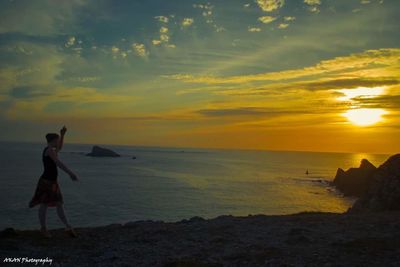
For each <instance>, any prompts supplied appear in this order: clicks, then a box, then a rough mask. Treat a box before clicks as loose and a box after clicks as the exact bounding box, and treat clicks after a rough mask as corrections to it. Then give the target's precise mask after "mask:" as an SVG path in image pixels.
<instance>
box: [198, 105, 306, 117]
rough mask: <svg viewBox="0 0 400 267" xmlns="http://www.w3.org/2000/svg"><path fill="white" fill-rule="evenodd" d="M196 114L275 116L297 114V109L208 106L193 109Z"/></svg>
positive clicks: (214, 115)
mask: <svg viewBox="0 0 400 267" xmlns="http://www.w3.org/2000/svg"><path fill="white" fill-rule="evenodd" d="M195 112H196V113H198V114H201V115H203V116H207V117H225V116H235V117H237V116H251V117H254V116H265V115H270V116H277V115H286V114H294V113H296V114H298V111H294V110H279V109H273V108H265V107H235V108H210V109H200V110H197V111H195Z"/></svg>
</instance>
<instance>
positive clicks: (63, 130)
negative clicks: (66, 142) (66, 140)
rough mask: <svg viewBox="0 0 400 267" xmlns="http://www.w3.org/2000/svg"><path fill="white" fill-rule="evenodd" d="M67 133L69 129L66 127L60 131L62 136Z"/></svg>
mask: <svg viewBox="0 0 400 267" xmlns="http://www.w3.org/2000/svg"><path fill="white" fill-rule="evenodd" d="M66 132H67V127H65V125H64V126H63V127H62V129H61V130H60V134H61V135H65V133H66Z"/></svg>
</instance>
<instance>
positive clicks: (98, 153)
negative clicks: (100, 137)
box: [86, 146, 121, 158]
mask: <svg viewBox="0 0 400 267" xmlns="http://www.w3.org/2000/svg"><path fill="white" fill-rule="evenodd" d="M86 156H89V157H113V158H116V157H121V155H119V154H118V153H116V152H114V151H112V150H111V149H107V148H103V147H99V146H93V148H92V152H90V153H88V154H86Z"/></svg>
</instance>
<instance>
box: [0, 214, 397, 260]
mask: <svg viewBox="0 0 400 267" xmlns="http://www.w3.org/2000/svg"><path fill="white" fill-rule="evenodd" d="M399 221H400V212H396V211H391V212H381V213H369V214H349V213H344V214H336V213H315V212H310V213H307V212H305V213H299V214H293V215H279V216H272V215H271V216H266V215H255V216H251V215H249V216H247V217H234V216H220V217H217V218H215V219H210V220H204V219H202V218H199V217H195V218H192V219H190V220H183V221H180V222H175V223H165V222H161V221H137V222H129V223H126V224H113V225H108V226H103V227H88V228H76V230H77V232H78V233H79V237H78V238H70V237H68V236H67V235H65V233H64V231H63V229H56V230H51V233H52V235H53V237H52V238H51V239H44V238H42V237H41V236H40V233H39V232H38V231H33V230H32V231H31V230H29V231H28V230H25V231H18V230H16V231H8V232H7V233H5V232H3V234H2V237H1V238H0V241H1V242H0V257H1V261H2V266H20V265H17V264H15V265H14V264H12V263H4V262H3V261H4V259H5V258H18V257H28V258H34V259H46V257H47V258H49V259H52V264H51V266H155V267H156V266H160V267H172V266H175V267H178V266H180V267H182V266H193V267H200V266H203V267H206V266H208V267H210V266H238V267H239V266H240V267H245V266H400V224H399V223H398V222H399ZM32 265H34V264H32ZM40 265H41V264H40ZM23 266H29V265H27V264H24V265H23ZM42 266H46V264H43V265H42ZM47 266H50V265H49V264H47Z"/></svg>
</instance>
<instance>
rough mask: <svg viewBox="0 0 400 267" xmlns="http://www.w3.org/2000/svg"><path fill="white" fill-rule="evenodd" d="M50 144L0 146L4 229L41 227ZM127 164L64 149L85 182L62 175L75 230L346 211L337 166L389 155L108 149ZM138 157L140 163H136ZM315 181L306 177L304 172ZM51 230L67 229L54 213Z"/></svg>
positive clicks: (74, 147)
mask: <svg viewBox="0 0 400 267" xmlns="http://www.w3.org/2000/svg"><path fill="white" fill-rule="evenodd" d="M44 146H45V144H34V143H4V142H3V143H0V151H1V153H0V173H1V179H0V196H1V201H0V227H1V228H4V227H9V226H12V227H16V228H25V229H33V228H38V227H39V222H38V219H37V208H33V209H29V208H28V202H29V201H30V199H31V197H32V195H33V193H34V189H35V186H36V183H37V180H38V178H39V176H40V175H41V173H42V168H43V167H42V162H41V152H42V149H43V148H44ZM105 147H107V148H111V149H113V150H114V151H116V152H118V153H120V154H121V155H122V156H123V157H121V158H91V157H86V156H84V155H82V153H87V152H89V151H90V150H91V145H79V144H65V146H64V150H63V152H61V153H60V155H59V157H60V158H61V159H62V160H63V161H64V162H65V163H66V164H67V165H68V166H69V167H70V168H71V169H73V170H75V172H76V173H77V174H78V176H79V177H80V182H78V183H74V182H72V181H71V180H70V178H69V177H68V176H67V175H66V174H65V173H63V172H62V171H60V175H59V178H58V179H59V183H60V186H61V190H62V193H63V196H64V201H65V208H66V212H67V215H68V217H69V219H70V221H71V223H72V224H73V225H75V226H96V225H104V224H109V223H124V222H127V221H134V220H147V219H152V220H164V221H177V220H181V219H185V218H190V217H193V216H202V217H205V218H212V217H216V216H219V215H223V214H232V215H248V214H289V213H295V212H300V211H328V212H343V211H345V210H347V209H348V207H349V206H351V204H352V203H353V201H354V200H353V199H350V198H344V197H342V196H341V195H340V194H339V193H337V192H335V191H334V190H333V189H332V188H330V187H329V186H328V185H327V184H326V183H321V182H317V181H318V180H326V181H329V180H332V179H333V177H334V175H335V172H336V169H337V168H338V167H342V168H345V169H346V168H349V167H352V166H358V165H359V163H360V161H361V159H362V158H368V159H369V160H370V161H371V162H372V163H373V164H375V165H380V164H381V163H383V161H384V160H386V159H387V158H388V155H373V154H344V153H308V152H269V151H243V150H242V151H239V150H237V151H235V150H210V149H186V148H185V149H182V148H176V149H174V148H154V147H133V146H112V145H110V146H105ZM132 156H136V157H137V159H136V160H133V159H132ZM307 169H308V170H309V173H310V174H309V175H306V174H305V172H306V170H307ZM48 224H49V227H61V226H62V225H61V223H60V222H59V220H58V218H57V216H56V212H55V209H50V210H49V212H48Z"/></svg>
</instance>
